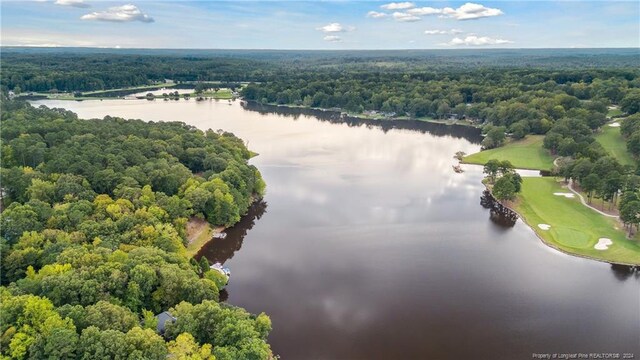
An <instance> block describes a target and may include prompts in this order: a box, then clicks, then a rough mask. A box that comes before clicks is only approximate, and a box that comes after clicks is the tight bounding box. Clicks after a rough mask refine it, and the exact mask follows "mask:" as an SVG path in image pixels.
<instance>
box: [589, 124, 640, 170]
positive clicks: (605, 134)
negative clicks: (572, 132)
mask: <svg viewBox="0 0 640 360" xmlns="http://www.w3.org/2000/svg"><path fill="white" fill-rule="evenodd" d="M596 140H597V141H598V142H599V143H600V144H601V145H602V147H604V148H605V149H606V150H607V151H608V152H609V153H610V154H611V155H613V156H614V157H615V158H616V159H618V161H619V162H620V163H621V164H622V165H633V164H634V163H635V161H633V158H632V157H631V154H629V152H628V151H627V145H626V142H625V140H624V139H623V138H622V135H621V134H620V128H619V127H612V126H609V125H608V124H607V125H605V126H603V127H602V131H601V132H600V134H598V135H597V136H596Z"/></svg>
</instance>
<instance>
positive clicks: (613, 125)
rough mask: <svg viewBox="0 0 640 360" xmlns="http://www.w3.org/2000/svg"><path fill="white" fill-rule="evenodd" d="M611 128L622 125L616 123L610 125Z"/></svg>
mask: <svg viewBox="0 0 640 360" xmlns="http://www.w3.org/2000/svg"><path fill="white" fill-rule="evenodd" d="M609 126H611V127H620V123H619V122H614V123H611V124H609Z"/></svg>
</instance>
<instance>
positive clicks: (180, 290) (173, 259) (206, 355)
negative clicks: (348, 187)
mask: <svg viewBox="0 0 640 360" xmlns="http://www.w3.org/2000/svg"><path fill="white" fill-rule="evenodd" d="M251 156H252V154H251V152H250V151H249V150H248V149H247V148H246V147H245V146H244V143H243V142H242V140H240V139H238V138H237V137H235V136H234V135H233V134H230V133H226V132H223V131H217V132H215V131H211V130H209V131H206V132H203V131H200V130H197V129H195V128H193V127H191V126H187V125H185V124H184V123H178V122H169V123H146V122H143V121H140V120H125V119H120V118H111V117H106V118H104V119H100V120H98V119H96V120H81V119H78V118H77V116H76V115H75V114H74V113H72V112H69V111H66V110H63V109H48V108H45V107H41V108H34V107H32V106H30V105H28V104H27V103H24V102H17V101H9V100H7V99H6V98H5V99H3V101H2V169H1V179H0V180H1V182H2V189H3V199H2V201H3V207H4V210H3V212H2V214H1V217H0V226H1V231H2V233H1V235H2V239H1V240H0V241H1V243H0V246H1V249H0V250H1V252H2V264H1V265H2V278H1V280H2V288H1V289H0V297H1V300H2V301H1V305H0V316H1V319H2V321H1V324H0V352H1V353H2V355H3V356H6V357H10V358H16V359H27V358H29V359H41V358H67V359H76V358H77V359H112V358H122V359H133V358H146V359H165V358H167V356H170V357H175V358H192V359H212V358H213V357H214V356H215V358H216V359H237V358H246V359H268V358H270V357H272V353H271V350H270V347H269V345H268V343H267V342H266V338H267V335H268V333H269V331H270V329H271V322H270V319H269V317H268V316H267V315H265V314H260V315H257V316H256V315H252V314H249V313H248V312H247V311H245V310H243V309H241V308H237V307H234V306H232V305H228V304H225V303H220V302H218V293H219V290H220V289H222V288H223V287H224V285H225V284H226V279H225V278H222V275H220V273H218V272H216V271H214V270H210V269H209V267H208V265H209V264H208V263H207V262H206V261H196V260H195V259H191V258H189V257H187V256H186V255H185V245H186V244H187V239H186V229H185V225H186V223H187V221H188V219H189V218H190V217H193V216H196V217H201V218H204V219H206V220H207V221H209V222H210V223H211V224H214V225H223V226H230V225H233V224H234V223H236V222H237V221H238V220H239V219H240V216H241V215H242V214H244V213H245V212H246V211H247V209H248V207H249V205H250V202H251V201H252V199H253V198H254V197H260V196H261V194H262V193H263V192H264V187H265V184H264V182H263V181H262V178H261V176H260V173H259V171H258V170H257V169H256V168H255V167H254V166H252V165H248V163H247V160H248V159H249V158H250V157H251ZM163 311H169V312H170V313H171V315H172V316H174V317H175V318H176V319H177V320H175V322H173V323H171V322H168V323H167V324H166V330H165V331H164V333H156V327H157V325H158V324H157V321H158V320H157V319H156V318H155V317H154V314H158V313H160V312H163Z"/></svg>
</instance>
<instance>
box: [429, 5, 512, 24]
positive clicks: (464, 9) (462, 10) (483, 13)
mask: <svg viewBox="0 0 640 360" xmlns="http://www.w3.org/2000/svg"><path fill="white" fill-rule="evenodd" d="M498 15H504V13H503V12H502V10H500V9H495V8H488V7H486V6H484V5H480V4H474V3H466V4H464V5H462V6H460V7H459V8H457V9H453V8H450V7H446V8H444V9H442V16H443V17H450V18H454V19H456V20H472V19H480V18H483V17H491V16H498Z"/></svg>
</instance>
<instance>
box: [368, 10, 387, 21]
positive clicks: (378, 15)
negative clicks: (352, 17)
mask: <svg viewBox="0 0 640 360" xmlns="http://www.w3.org/2000/svg"><path fill="white" fill-rule="evenodd" d="M367 17H370V18H374V19H380V18H383V17H387V14H385V13H382V12H377V11H369V12H368V13H367Z"/></svg>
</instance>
